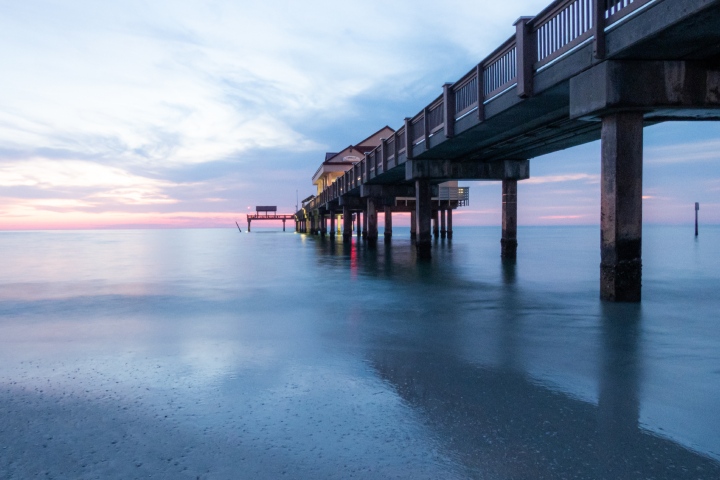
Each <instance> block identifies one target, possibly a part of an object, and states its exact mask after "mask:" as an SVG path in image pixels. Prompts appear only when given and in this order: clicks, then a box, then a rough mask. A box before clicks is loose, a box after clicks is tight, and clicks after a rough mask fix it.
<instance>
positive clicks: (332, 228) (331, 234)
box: [330, 210, 336, 238]
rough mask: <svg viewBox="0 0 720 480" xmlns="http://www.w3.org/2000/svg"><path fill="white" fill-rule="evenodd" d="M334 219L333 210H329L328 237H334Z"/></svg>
mask: <svg viewBox="0 0 720 480" xmlns="http://www.w3.org/2000/svg"><path fill="white" fill-rule="evenodd" d="M335 220H336V215H335V211H334V210H330V238H335Z"/></svg>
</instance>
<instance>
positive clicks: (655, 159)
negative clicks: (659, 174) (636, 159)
mask: <svg viewBox="0 0 720 480" xmlns="http://www.w3.org/2000/svg"><path fill="white" fill-rule="evenodd" d="M644 161H645V162H646V163H649V164H676V163H694V162H709V161H720V140H709V141H697V142H692V143H681V144H678V145H662V146H654V147H650V148H645V152H644Z"/></svg>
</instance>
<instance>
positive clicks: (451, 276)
mask: <svg viewBox="0 0 720 480" xmlns="http://www.w3.org/2000/svg"><path fill="white" fill-rule="evenodd" d="M499 236H500V232H499V229H497V228H457V229H456V231H455V238H454V239H453V240H452V242H449V241H438V242H437V243H436V245H435V246H434V249H433V260H432V261H431V262H430V263H416V262H415V259H414V254H413V248H412V245H411V244H410V242H409V240H408V238H407V237H409V233H408V231H407V229H402V228H397V229H396V235H395V237H394V238H393V241H392V242H391V244H389V245H386V244H384V243H383V242H382V240H381V241H380V243H379V245H378V247H377V248H376V249H369V248H368V247H367V246H366V245H365V244H364V243H363V242H362V241H360V242H358V241H357V240H356V239H355V238H354V239H353V241H352V243H351V244H343V243H342V241H340V240H338V241H337V242H330V241H328V240H327V239H324V240H323V239H320V238H318V237H311V236H305V235H298V234H294V233H282V232H279V231H262V230H258V231H257V232H253V233H251V234H247V233H243V234H240V233H238V232H237V230H232V229H227V230H136V231H131V230H128V231H74V232H3V233H0V252H2V258H3V259H4V260H3V268H2V269H0V416H1V417H2V418H3V421H2V422H0V478H32V477H35V476H38V477H45V478H140V477H144V478H147V477H148V476H152V477H155V478H198V477H199V478H278V477H280V476H283V475H284V476H286V477H287V478H350V477H354V478H413V479H415V478H488V479H510V478H693V479H695V478H720V433H719V432H720V321H719V320H720V319H719V318H718V317H719V314H718V312H720V295H718V294H717V292H718V291H720V273H719V272H720V228H718V227H707V228H704V229H703V230H702V231H701V234H700V237H699V238H698V239H695V238H694V237H693V232H692V227H690V228H686V227H646V228H645V231H644V239H643V256H644V257H643V302H642V304H640V305H627V304H626V305H616V304H606V303H603V302H600V301H599V299H598V277H599V232H598V229H597V227H573V228H570V227H567V228H565V227H563V228H557V227H555V228H545V227H529V228H521V229H520V231H519V235H518V236H519V242H520V246H519V251H518V260H517V262H516V263H514V264H509V263H503V262H502V261H501V260H500V258H499V251H500V245H499Z"/></svg>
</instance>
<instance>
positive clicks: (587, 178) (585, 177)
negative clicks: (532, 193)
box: [522, 173, 600, 185]
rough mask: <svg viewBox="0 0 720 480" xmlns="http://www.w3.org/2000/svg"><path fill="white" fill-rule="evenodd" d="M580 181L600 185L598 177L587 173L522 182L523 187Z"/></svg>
mask: <svg viewBox="0 0 720 480" xmlns="http://www.w3.org/2000/svg"><path fill="white" fill-rule="evenodd" d="M577 181H582V182H583V183H587V184H594V183H600V175H595V174H589V173H569V174H563V175H544V176H539V177H530V178H529V179H527V180H523V181H522V183H523V184H525V185H538V184H544V183H560V182H577Z"/></svg>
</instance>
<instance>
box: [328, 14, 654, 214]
mask: <svg viewBox="0 0 720 480" xmlns="http://www.w3.org/2000/svg"><path fill="white" fill-rule="evenodd" d="M662 1H664V0H556V1H554V2H552V3H551V4H550V5H548V6H547V7H546V8H545V9H543V10H542V11H541V12H540V13H538V14H537V15H535V16H534V17H522V18H521V19H520V20H518V22H517V23H516V26H517V28H516V34H515V35H514V36H512V37H510V38H508V39H507V40H506V41H505V42H503V43H502V44H501V45H500V46H499V47H497V48H496V49H495V50H493V51H492V52H491V53H490V54H489V55H488V56H487V57H485V58H484V59H483V60H482V61H480V62H479V63H478V64H477V65H476V66H475V67H473V68H472V69H471V70H470V71H469V72H468V73H466V74H465V75H463V76H462V77H460V79H458V80H457V81H456V82H454V83H451V84H446V85H445V86H444V87H443V89H444V90H443V94H442V95H440V96H439V97H437V98H435V99H434V100H433V101H432V102H430V103H429V104H428V105H427V106H426V107H425V108H423V109H422V110H421V111H420V112H418V113H417V114H416V115H415V116H413V117H411V118H406V119H405V122H404V125H403V126H401V127H400V128H398V129H397V130H396V131H395V133H394V134H393V135H392V138H390V139H385V140H383V141H382V142H381V144H380V145H379V146H378V147H377V148H375V149H373V150H372V151H370V152H368V153H366V154H365V158H363V159H362V160H361V161H360V162H359V165H360V168H359V170H360V171H359V175H358V174H355V173H350V174H348V172H346V173H345V174H344V175H341V176H340V177H338V179H337V181H336V182H335V183H337V184H338V186H336V188H334V189H332V188H331V187H332V185H334V184H332V185H330V186H328V187H327V188H326V190H327V191H328V192H329V195H327V196H326V197H327V198H325V197H322V198H323V199H325V201H326V202H327V201H330V200H333V199H336V198H337V197H338V196H340V195H343V194H344V193H347V191H348V190H349V189H352V188H357V187H358V186H359V185H360V184H362V183H365V182H368V181H369V180H372V179H373V178H375V177H376V176H377V175H380V174H382V173H383V172H385V171H387V170H388V169H389V168H393V167H396V166H397V165H399V164H400V163H402V162H401V161H400V155H401V154H403V153H404V154H405V156H404V158H405V159H406V160H407V159H411V158H412V157H413V147H414V146H417V145H420V144H421V143H423V142H424V143H425V148H429V145H428V139H429V138H430V137H431V136H433V135H436V134H438V133H439V132H440V131H442V130H443V129H444V130H445V136H446V137H448V138H449V137H451V136H453V134H454V132H453V127H454V122H455V120H459V119H461V118H462V117H464V116H466V115H468V114H470V113H472V112H474V111H477V116H478V120H479V121H481V122H482V121H484V104H486V103H488V102H491V101H492V100H493V99H494V98H495V97H497V96H499V95H500V94H502V93H504V92H506V91H507V90H509V89H511V88H513V87H517V89H518V95H519V96H521V97H525V96H530V95H532V92H531V90H532V77H533V75H534V74H535V72H537V71H539V70H542V69H544V68H546V67H547V66H549V65H550V64H552V63H554V62H555V61H557V60H558V59H559V58H561V57H563V56H564V55H565V54H567V53H568V52H570V51H572V50H573V49H575V48H577V47H579V46H580V45H583V44H585V43H586V42H589V41H593V42H594V43H595V47H594V55H595V56H596V57H597V58H603V57H604V54H605V44H604V43H605V30H607V29H608V28H610V27H611V26H612V25H614V24H616V23H617V22H619V21H621V20H623V19H624V18H625V17H627V16H628V15H630V14H632V13H633V12H635V11H636V10H638V9H640V8H641V7H644V6H646V5H648V4H651V3H660V2H662ZM350 170H351V171H353V170H354V169H353V168H351V169H350ZM350 175H352V178H351V177H350Z"/></svg>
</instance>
